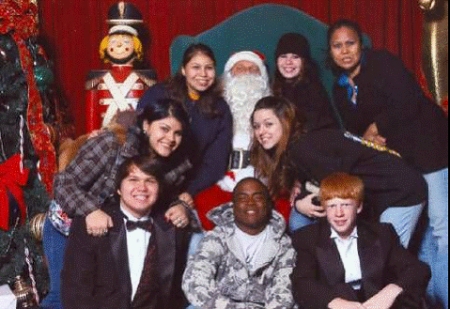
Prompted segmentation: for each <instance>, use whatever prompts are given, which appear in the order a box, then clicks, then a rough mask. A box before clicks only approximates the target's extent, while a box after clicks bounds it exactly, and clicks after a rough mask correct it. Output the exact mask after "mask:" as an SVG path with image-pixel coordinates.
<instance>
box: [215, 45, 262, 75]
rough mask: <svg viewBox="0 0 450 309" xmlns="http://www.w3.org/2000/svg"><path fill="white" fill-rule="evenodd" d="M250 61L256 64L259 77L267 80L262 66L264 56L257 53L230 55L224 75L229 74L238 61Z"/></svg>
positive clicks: (242, 52)
mask: <svg viewBox="0 0 450 309" xmlns="http://www.w3.org/2000/svg"><path fill="white" fill-rule="evenodd" d="M244 60H245V61H250V62H253V63H254V64H256V65H257V66H258V68H259V71H260V72H261V76H263V77H264V78H266V77H267V78H268V73H267V68H266V65H265V64H264V61H265V56H264V55H263V54H262V53H260V52H257V51H241V52H237V53H234V54H233V55H231V57H230V59H228V61H227V63H226V64H225V68H224V73H225V74H230V72H231V70H232V69H233V67H234V66H235V64H236V63H238V62H239V61H244Z"/></svg>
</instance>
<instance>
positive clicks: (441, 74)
mask: <svg viewBox="0 0 450 309" xmlns="http://www.w3.org/2000/svg"><path fill="white" fill-rule="evenodd" d="M419 5H420V8H421V9H422V10H423V11H424V14H425V16H424V23H423V30H422V31H423V36H422V67H423V72H424V74H425V78H426V80H427V83H428V88H429V89H430V91H431V93H432V94H433V97H434V99H435V100H436V102H437V103H438V104H442V102H443V101H444V100H445V99H446V98H448V0H419Z"/></svg>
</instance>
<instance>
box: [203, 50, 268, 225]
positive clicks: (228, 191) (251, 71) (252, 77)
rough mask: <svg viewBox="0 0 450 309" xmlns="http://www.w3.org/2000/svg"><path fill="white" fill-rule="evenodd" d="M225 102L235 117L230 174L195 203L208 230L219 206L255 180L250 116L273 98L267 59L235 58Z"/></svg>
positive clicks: (255, 55) (256, 55)
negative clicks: (244, 183) (263, 100)
mask: <svg viewBox="0 0 450 309" xmlns="http://www.w3.org/2000/svg"><path fill="white" fill-rule="evenodd" d="M222 80H223V84H224V85H223V86H224V87H223V88H224V98H225V100H226V102H227V103H228V104H229V106H230V109H231V112H232V114H233V129H234V131H233V150H232V153H231V155H230V164H229V171H228V172H227V174H226V176H225V177H224V178H223V179H222V180H220V181H219V182H218V183H217V184H216V185H215V186H213V187H212V188H210V189H207V190H205V191H203V192H201V193H200V194H199V195H197V197H196V199H195V202H196V208H197V211H198V215H199V218H200V221H201V222H202V225H203V228H204V229H205V230H210V229H212V228H213V227H214V225H213V224H212V223H211V222H210V221H209V220H208V219H207V213H208V211H210V210H211V209H213V208H214V207H216V206H219V205H221V204H224V203H228V202H230V201H231V199H232V192H233V190H234V187H235V186H236V184H237V183H238V182H239V181H240V180H242V179H244V178H247V177H255V171H254V168H253V167H252V166H251V165H250V151H249V150H250V145H251V141H252V127H251V123H250V116H251V114H252V112H253V110H254V108H255V105H256V103H257V102H258V101H259V100H260V99H261V98H263V97H266V96H269V95H271V89H270V83H269V76H268V73H267V68H266V66H265V64H264V56H263V55H261V54H259V53H257V52H253V51H241V52H238V53H235V54H233V55H232V56H231V57H230V59H228V61H227V63H226V64H225V69H224V74H223V77H222Z"/></svg>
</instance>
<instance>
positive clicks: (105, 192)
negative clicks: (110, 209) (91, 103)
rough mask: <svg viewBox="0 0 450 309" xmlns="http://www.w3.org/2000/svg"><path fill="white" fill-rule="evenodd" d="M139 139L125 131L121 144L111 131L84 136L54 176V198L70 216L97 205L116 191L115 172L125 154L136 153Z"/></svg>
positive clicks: (82, 214) (90, 210) (93, 209)
mask: <svg viewBox="0 0 450 309" xmlns="http://www.w3.org/2000/svg"><path fill="white" fill-rule="evenodd" d="M138 145H139V141H138V139H137V137H136V136H135V135H134V134H128V135H127V140H126V142H125V143H124V144H123V145H122V144H121V143H120V142H119V140H118V138H117V137H116V135H115V134H114V133H113V132H110V131H105V132H103V133H101V134H100V135H99V136H97V137H95V138H91V139H88V140H87V142H86V143H85V144H84V145H83V146H82V147H81V148H80V150H79V151H78V153H77V155H76V157H75V158H74V159H73V161H72V162H71V163H70V164H69V166H67V168H66V169H65V170H64V171H62V172H61V173H59V174H57V175H56V176H55V179H54V195H55V196H54V198H55V200H56V202H57V203H59V204H60V205H61V207H62V209H63V210H64V211H65V212H66V213H67V214H68V215H69V216H70V217H73V216H75V215H79V216H86V215H88V214H90V213H91V212H93V211H95V210H97V209H99V208H100V207H101V205H102V204H103V202H104V201H105V200H106V199H107V198H108V197H110V196H112V195H113V194H114V192H115V191H116V183H115V180H116V174H117V170H118V167H119V165H120V163H122V161H123V160H124V159H125V158H129V157H133V156H135V155H138V150H137V147H138Z"/></svg>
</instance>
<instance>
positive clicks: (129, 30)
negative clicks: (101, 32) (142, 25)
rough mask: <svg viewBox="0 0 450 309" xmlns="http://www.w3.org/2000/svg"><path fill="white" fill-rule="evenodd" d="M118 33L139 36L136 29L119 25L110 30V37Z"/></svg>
mask: <svg viewBox="0 0 450 309" xmlns="http://www.w3.org/2000/svg"><path fill="white" fill-rule="evenodd" d="M116 32H126V33H129V34H131V35H134V36H137V35H138V32H137V30H136V29H134V28H133V27H130V26H127V25H117V26H114V27H111V29H109V32H108V33H109V35H111V34H114V33H116Z"/></svg>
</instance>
